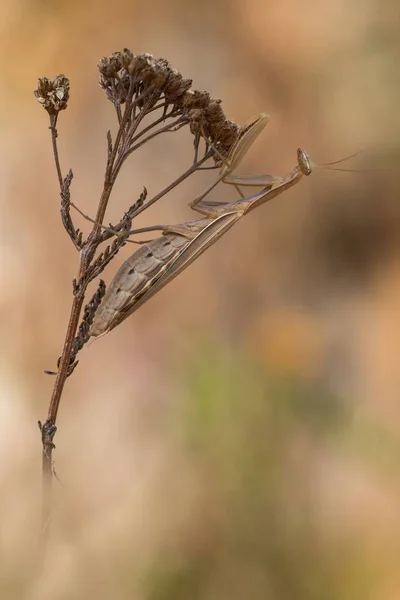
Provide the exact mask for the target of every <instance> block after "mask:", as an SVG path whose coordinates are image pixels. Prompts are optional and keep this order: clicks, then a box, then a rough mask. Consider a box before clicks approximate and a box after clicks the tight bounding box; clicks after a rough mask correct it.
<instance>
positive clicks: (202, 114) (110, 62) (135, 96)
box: [98, 48, 241, 157]
mask: <svg viewBox="0 0 400 600" xmlns="http://www.w3.org/2000/svg"><path fill="white" fill-rule="evenodd" d="M98 69H99V71H100V86H101V87H102V88H103V89H104V90H105V92H106V95H107V97H108V99H109V100H111V102H113V104H114V106H115V107H116V108H118V107H119V106H120V105H122V104H126V103H130V104H132V105H133V106H137V108H138V109H139V110H141V109H145V110H146V112H149V111H151V110H155V109H157V108H162V109H163V111H164V114H165V115H166V116H167V115H168V116H170V117H177V116H182V117H183V119H186V121H187V123H188V124H189V126H190V131H191V133H192V134H193V135H194V136H195V139H199V138H200V137H203V138H204V139H205V140H206V143H211V144H212V145H213V146H214V147H216V148H217V149H218V153H219V154H220V155H222V156H224V157H225V156H227V155H228V154H229V150H230V148H231V147H232V145H233V144H234V142H235V141H236V140H237V138H238V135H240V133H241V131H240V127H239V126H238V125H237V124H236V123H234V122H232V121H229V120H228V119H227V118H226V117H225V115H224V112H223V110H222V107H221V101H220V100H215V99H213V98H211V96H210V94H209V93H208V92H206V91H199V90H192V89H191V85H192V80H191V79H185V78H184V77H183V76H182V75H181V74H180V73H179V71H177V70H176V69H174V68H172V67H171V65H170V63H169V62H168V61H167V60H165V59H164V58H159V59H156V58H154V57H153V56H152V55H151V54H132V52H131V51H130V50H128V49H126V48H125V49H124V50H123V51H122V52H114V53H113V54H111V55H110V56H108V57H106V58H102V59H101V60H100V62H99V63H98Z"/></svg>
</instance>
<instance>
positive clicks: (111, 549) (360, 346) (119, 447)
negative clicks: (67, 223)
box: [0, 0, 400, 600]
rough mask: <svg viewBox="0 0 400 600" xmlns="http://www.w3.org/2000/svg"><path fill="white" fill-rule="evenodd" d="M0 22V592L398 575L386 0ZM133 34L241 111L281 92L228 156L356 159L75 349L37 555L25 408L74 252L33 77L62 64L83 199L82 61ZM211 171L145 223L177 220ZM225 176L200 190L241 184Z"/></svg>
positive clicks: (86, 176) (95, 103)
mask: <svg viewBox="0 0 400 600" xmlns="http://www.w3.org/2000/svg"><path fill="white" fill-rule="evenodd" d="M0 23H1V36H0V47H1V54H0V63H1V79H0V81H1V83H0V87H1V93H0V119H1V132H2V135H1V144H0V148H1V150H0V151H1V163H0V169H1V221H0V229H1V233H0V265H1V271H0V273H1V277H0V326H1V335H0V351H1V362H0V385H1V390H0V411H1V413H0V509H1V512H0V595H1V597H2V598H9V599H13V598H29V599H35V600H36V599H39V598H40V599H41V600H42V599H47V598H52V599H56V600H58V599H60V600H61V599H81V598H96V600H101V599H108V598H113V599H114V598H118V599H121V600H123V599H132V598H134V599H146V600H147V599H148V600H169V599H173V600H186V599H188V598H190V599H193V600H194V599H197V600H203V599H204V600H216V599H218V600H225V599H229V600H242V599H247V598H249V599H250V598H251V599H252V600H259V599H260V600H261V599H267V598H268V599H271V600H289V599H290V600H294V599H296V600H314V599H324V600H330V599H332V600H339V599H340V600H346V599H349V600H350V599H351V600H354V599H355V598H363V599H369V598H371V599H372V598H373V599H374V600H396V599H397V598H399V597H400V570H399V558H400V518H399V506H400V468H399V463H400V393H399V390H400V361H399V338H400V248H399V240H400V203H399V193H398V164H399V144H398V140H399V134H400V131H399V130H400V122H399V116H398V114H399V113H398V106H399V103H400V79H399V62H400V38H399V26H400V8H399V4H398V2H396V1H395V0H388V1H387V2H385V3H382V2H378V0H355V1H353V2H348V1H345V0H318V1H317V0H308V1H305V2H295V1H294V0H281V1H280V2H274V1H273V0H263V1H260V0H247V1H246V2H242V1H239V0H231V1H230V2H228V1H227V0H218V1H216V0H203V2H200V3H199V2H193V1H192V0H186V1H182V0H170V1H169V2H162V1H161V0H153V1H152V2H139V1H136V0H130V1H127V0H126V1H123V0H114V2H106V1H103V0H98V1H87V2H78V1H77V0H68V1H64V0H60V1H58V2H51V1H45V0H42V1H39V0H37V1H33V0H31V1H29V0H26V1H25V2H22V1H19V2H14V1H12V0H2V2H1V5H0ZM125 46H127V47H129V48H130V49H131V50H132V51H133V52H135V53H137V52H150V53H152V54H154V55H155V56H156V57H160V56H162V57H165V58H167V59H168V60H169V61H170V62H171V63H172V65H173V66H174V67H176V68H177V69H178V70H179V71H180V72H181V73H182V74H183V76H184V77H190V78H192V79H193V87H194V88H197V89H207V90H208V91H210V93H211V95H212V96H213V97H214V98H221V99H222V100H223V107H224V110H225V113H226V114H227V116H228V117H229V118H231V119H233V120H235V121H236V122H238V123H243V122H244V121H245V120H246V119H248V118H249V117H250V116H252V115H254V114H257V113H259V112H261V111H265V112H268V113H269V114H270V115H271V117H272V118H271V121H270V123H269V124H268V126H267V128H266V130H265V131H264V133H263V135H262V136H260V139H259V140H258V141H257V143H256V144H255V145H254V147H253V148H252V149H251V151H250V152H249V155H248V157H246V160H245V161H244V163H243V165H242V167H241V172H242V173H252V172H253V173H261V172H267V173H282V174H283V173H287V172H288V171H289V170H290V169H292V168H293V167H294V165H295V152H296V149H297V147H298V146H301V147H304V148H307V150H308V151H309V152H310V154H311V156H312V157H313V158H314V159H315V161H317V162H327V161H329V160H335V159H338V158H341V157H343V156H346V155H348V154H351V153H352V152H354V151H356V150H359V149H360V148H364V149H365V150H364V153H363V154H361V155H360V156H358V157H357V158H356V159H354V160H353V161H352V162H351V163H350V162H349V163H348V164H344V165H343V166H344V167H348V168H352V167H354V168H358V169H369V171H368V172H364V173H357V172H354V173H346V172H334V171H328V170H324V169H316V170H315V171H314V173H313V175H312V176H311V177H310V178H308V179H306V180H303V181H302V182H301V183H300V185H298V186H295V187H294V188H292V189H291V190H290V191H289V192H287V193H286V194H284V195H283V196H281V197H279V198H278V199H277V200H276V201H275V202H273V203H271V204H270V205H266V206H264V207H263V208H261V209H259V210H258V211H257V212H254V213H251V215H249V217H248V218H246V219H245V220H244V221H243V222H241V223H240V224H239V225H238V226H237V227H236V228H235V229H233V230H231V231H230V232H229V234H228V235H227V236H226V237H224V238H223V239H222V240H221V241H220V242H219V243H218V244H217V245H216V246H214V247H213V248H212V249H210V250H209V251H208V252H207V253H206V254H205V255H203V256H202V257H201V258H200V259H199V260H198V261H197V262H196V263H195V264H193V265H192V266H191V267H190V269H188V271H186V272H185V273H183V274H182V275H181V276H179V278H178V279H176V280H175V281H174V282H173V283H171V285H170V286H168V287H167V288H166V289H165V290H164V291H162V292H161V293H160V294H159V295H157V296H156V297H155V298H154V299H152V300H151V302H149V303H148V304H146V305H145V306H144V307H143V308H142V309H140V311H138V313H136V314H135V315H134V316H133V317H132V318H130V319H129V320H128V321H127V322H125V323H124V324H123V325H122V326H121V327H120V328H118V329H116V330H115V331H114V332H112V334H110V335H108V336H106V337H104V338H102V339H101V340H99V341H98V342H96V343H95V344H93V345H92V346H91V347H90V348H88V349H84V350H83V351H82V353H81V355H80V364H79V366H78V368H77V369H76V372H75V373H74V375H73V377H71V378H70V380H69V381H68V383H67V386H66V388H65V392H64V396H63V399H62V404H61V409H60V412H59V421H58V426H59V431H58V434H57V436H56V439H55V441H56V445H57V449H56V451H55V459H56V465H55V466H56V470H57V473H58V476H59V478H60V481H59V482H56V483H55V509H54V514H53V525H52V533H51V538H50V540H49V546H48V551H47V560H46V563H45V565H44V566H42V567H38V565H37V563H36V552H37V537H38V532H39V528H40V501H41V498H40V496H41V444H40V439H39V431H38V429H37V426H36V421H37V419H42V420H44V419H45V417H46V414H47V409H48V402H49V398H50V394H51V389H52V384H53V380H52V378H51V377H49V376H47V375H45V374H44V373H43V371H44V369H54V367H55V362H56V359H57V357H58V356H59V354H60V351H61V348H62V342H63V339H64V333H65V329H66V324H67V320H68V315H69V308H70V303H71V279H72V278H73V277H74V275H75V274H76V266H77V259H78V256H77V254H76V252H75V250H74V248H73V247H72V245H71V243H70V241H69V240H68V239H67V237H66V234H65V232H64V230H63V229H62V226H61V224H60V219H59V195H58V188H57V180H56V174H55V170H54V167H53V163H52V155H51V144H50V135H49V131H48V129H47V127H48V123H47V118H46V114H45V112H44V111H43V110H42V109H41V108H40V106H39V105H38V104H37V103H36V102H35V99H34V97H33V94H32V90H33V89H34V88H35V87H36V81H37V78H38V77H39V76H44V75H45V76H48V77H53V76H54V75H56V74H57V73H64V74H66V75H67V76H68V77H69V78H70V80H71V100H70V103H69V108H68V110H67V111H66V112H64V113H63V114H62V115H61V118H60V121H59V143H60V152H61V159H62V165H63V170H64V172H66V170H67V169H68V168H70V167H72V168H73V170H74V173H75V179H74V181H73V185H72V194H73V200H74V201H75V202H76V203H77V204H78V205H79V206H80V207H81V208H82V209H83V210H85V211H86V212H87V213H89V214H94V212H95V207H96V205H97V202H98V198H99V193H100V190H101V185H102V176H103V169H104V164H105V132H106V131H107V129H108V128H113V127H115V120H114V114H113V110H112V106H111V104H110V103H109V102H107V101H106V99H105V97H104V95H103V93H102V91H101V90H100V88H99V87H98V86H97V69H96V64H97V61H98V60H99V58H101V57H102V56H104V55H107V54H110V53H111V52H113V51H115V50H120V49H122V48H123V47H125ZM191 148H192V139H191V137H190V135H189V133H188V132H186V133H185V134H183V135H181V136H161V138H160V139H159V140H157V142H154V143H153V144H148V145H147V146H145V147H144V149H143V151H142V152H140V153H138V154H137V155H136V156H135V157H134V159H133V160H132V162H131V163H129V164H128V165H127V166H126V167H125V169H124V171H123V173H122V176H121V180H120V182H119V185H118V186H117V189H116V190H115V194H114V196H113V199H112V202H111V205H110V210H109V214H108V220H110V221H114V222H115V221H116V220H118V218H119V217H120V215H121V214H122V213H123V211H124V209H126V208H127V206H128V205H130V204H131V202H132V200H134V199H135V198H137V196H138V194H139V193H140V191H141V190H142V187H143V185H146V186H147V187H148V188H149V190H150V191H151V192H152V193H153V192H154V193H155V192H156V191H157V190H158V189H160V188H161V187H164V186H165V185H167V184H168V183H169V182H170V181H171V180H172V179H173V178H174V176H176V175H178V174H179V173H180V172H182V171H183V170H184V168H185V167H186V166H187V160H188V156H189V152H191ZM212 176H213V175H212V174H207V173H203V174H198V175H196V177H194V178H192V179H191V180H190V181H188V182H187V183H185V185H184V186H182V188H178V189H177V190H176V191H175V192H174V193H173V194H171V195H170V196H168V197H167V198H165V199H163V200H162V201H160V202H159V203H158V204H157V205H155V206H154V208H153V209H152V210H151V211H147V212H146V213H144V214H143V215H142V217H143V218H141V219H140V223H139V222H137V225H138V226H139V225H145V224H150V223H154V222H179V221H181V220H186V219H189V218H192V215H191V213H190V210H189V208H188V206H187V203H188V200H190V198H191V197H193V196H194V195H195V194H196V193H198V192H199V191H200V190H201V189H203V187H204V186H205V185H206V183H207V182H208V181H210V180H211V178H212ZM227 188H228V186H223V185H221V186H219V188H217V190H216V191H215V192H214V194H215V198H217V199H220V200H225V199H226V200H232V199H233V198H234V191H233V190H232V189H227ZM81 226H82V228H84V229H85V230H86V231H87V230H88V228H87V224H86V223H85V222H84V221H81ZM129 251H130V248H125V249H124V250H123V251H122V252H121V253H120V255H118V258H117V259H116V261H115V262H114V263H112V265H111V266H110V267H109V268H108V269H107V271H106V272H105V278H106V280H107V281H110V279H111V277H112V274H113V272H114V270H115V269H116V266H117V264H120V263H121V262H122V261H123V260H124V258H126V257H127V256H128V254H129Z"/></svg>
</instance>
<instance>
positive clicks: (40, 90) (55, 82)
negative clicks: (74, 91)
mask: <svg viewBox="0 0 400 600" xmlns="http://www.w3.org/2000/svg"><path fill="white" fill-rule="evenodd" d="M33 93H34V94H35V96H36V99H37V101H38V102H39V103H40V104H41V105H42V106H43V108H44V109H45V110H47V112H48V113H49V114H50V115H55V114H57V113H58V112H60V110H65V109H66V108H67V104H68V99H69V79H68V78H67V77H65V75H57V76H56V77H54V79H47V77H41V78H40V79H39V80H38V86H37V88H36V90H34V92H33Z"/></svg>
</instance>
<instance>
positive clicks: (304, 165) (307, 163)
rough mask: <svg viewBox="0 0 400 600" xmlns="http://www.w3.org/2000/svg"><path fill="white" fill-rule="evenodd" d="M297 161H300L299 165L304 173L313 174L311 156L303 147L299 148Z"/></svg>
mask: <svg viewBox="0 0 400 600" xmlns="http://www.w3.org/2000/svg"><path fill="white" fill-rule="evenodd" d="M297 162H298V163H299V167H300V170H301V172H302V173H303V175H306V176H308V175H311V172H312V163H311V160H310V157H309V156H308V154H307V152H306V151H305V150H302V149H301V148H298V149H297Z"/></svg>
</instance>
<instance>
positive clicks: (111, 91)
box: [34, 48, 244, 541]
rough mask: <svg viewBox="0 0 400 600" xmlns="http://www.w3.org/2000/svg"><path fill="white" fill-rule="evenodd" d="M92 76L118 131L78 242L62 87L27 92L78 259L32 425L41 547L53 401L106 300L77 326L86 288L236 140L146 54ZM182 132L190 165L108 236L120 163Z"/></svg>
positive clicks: (122, 57)
mask: <svg viewBox="0 0 400 600" xmlns="http://www.w3.org/2000/svg"><path fill="white" fill-rule="evenodd" d="M98 69H99V73H100V80H99V83H100V86H101V88H102V89H103V90H104V91H105V93H106V96H107V98H108V100H110V101H111V102H112V104H113V106H114V109H115V112H116V116H117V122H118V129H117V131H116V135H115V139H114V141H113V139H112V135H111V132H110V131H109V132H108V133H107V163H106V169H105V174H104V184H103V190H102V193H101V196H100V199H99V202H98V207H97V211H96V215H95V217H94V219H93V220H92V219H90V220H92V228H91V231H90V233H89V235H88V237H87V238H86V239H84V238H83V234H82V232H81V231H80V230H79V229H77V228H76V227H75V225H74V223H73V219H72V217H71V213H70V210H71V206H74V204H73V203H72V202H71V197H70V187H71V182H72V179H73V173H72V171H71V170H70V171H69V172H68V173H67V175H66V176H65V177H63V174H62V169H61V165H60V158H59V152H58V145H57V138H58V132H57V122H58V116H59V113H60V111H62V110H65V109H66V108H67V104H68V100H69V81H68V79H67V78H66V77H65V76H64V75H57V76H56V77H55V78H54V79H52V80H50V79H47V78H46V77H42V78H40V79H39V81H38V87H37V89H36V90H35V92H34V94H35V96H36V98H37V100H38V102H39V103H40V104H41V105H42V106H43V108H44V109H45V110H46V111H47V113H48V115H49V119H50V127H49V128H50V131H51V140H52V148H53V155H54V162H55V167H56V172H57V179H58V183H59V188H60V196H61V220H62V223H63V225H64V228H65V230H66V231H67V233H68V235H69V237H70V239H71V241H72V243H73V244H74V246H75V248H76V249H77V250H78V251H79V253H80V255H79V266H78V273H77V276H76V279H74V281H73V298H72V306H71V312H70V317H69V322H68V327H67V331H66V335H65V340H64V344H63V349H62V353H61V356H60V358H59V360H58V363H57V366H58V369H57V372H56V373H54V372H51V371H48V373H51V374H54V375H55V381H54V387H53V391H52V394H51V399H50V404H49V409H48V413H47V418H46V421H45V422H44V423H43V424H42V423H41V422H39V427H40V430H41V437H42V448H43V456H42V479H43V512H42V534H43V539H44V541H45V540H46V539H47V537H48V534H49V526H50V522H51V513H52V480H53V475H54V469H53V449H54V447H55V446H54V443H53V440H54V436H55V433H56V429H57V428H56V421H57V416H58V410H59V407H60V401H61V397H62V393H63V390H64V386H65V382H66V380H67V378H68V377H69V376H70V375H71V374H72V372H73V370H74V368H75V367H76V365H77V364H78V361H77V360H76V356H77V354H78V352H79V351H80V350H81V348H82V347H83V345H84V344H85V343H86V342H87V341H88V340H89V338H90V336H91V333H90V329H91V326H92V324H93V321H94V318H95V315H96V311H97V309H98V308H99V306H100V304H101V302H102V299H103V297H104V294H105V292H106V286H105V283H104V282H103V281H102V280H100V281H99V283H98V287H97V291H96V292H95V294H94V295H93V297H92V299H91V300H90V302H89V303H88V304H86V306H85V309H84V312H83V317H82V319H81V314H82V308H83V304H84V300H85V295H86V291H87V287H88V285H89V283H90V282H91V281H92V280H94V279H95V278H96V277H98V276H99V275H100V274H101V272H102V271H103V269H104V268H105V267H106V265H108V264H109V262H110V261H111V260H112V259H113V258H114V256H115V255H116V254H117V252H118V251H119V249H120V248H121V247H122V246H123V245H124V244H125V243H126V241H127V238H128V236H130V235H134V234H135V230H132V220H133V218H134V217H136V216H137V215H139V214H140V213H142V212H143V211H145V210H147V208H149V207H150V206H152V205H153V204H154V203H155V202H157V200H159V199H160V198H162V197H163V196H165V195H166V194H168V193H169V192H170V191H171V190H173V189H174V188H175V187H176V186H178V185H179V184H180V183H182V182H183V181H184V180H185V179H187V178H188V177H189V176H191V175H192V174H193V173H194V172H195V171H197V170H202V169H203V168H204V167H203V165H204V163H205V162H206V161H208V160H209V159H213V160H214V163H215V164H214V166H213V167H212V168H217V167H219V166H220V164H221V161H222V163H223V162H224V160H225V158H226V157H227V156H229V154H230V152H231V148H232V146H233V145H234V144H235V143H236V142H237V140H238V139H239V138H240V136H241V135H242V134H243V133H244V131H242V129H241V128H240V127H239V126H238V125H237V124H236V123H233V122H232V121H229V120H228V119H227V118H226V117H225V115H224V113H223V110H222V108H221V103H220V101H219V100H214V99H212V98H211V96H210V94H209V93H208V92H206V91H198V90H192V89H191V84H192V82H191V80H190V79H184V78H183V77H182V75H181V74H180V73H179V72H178V71H177V70H176V69H173V68H172V67H171V65H170V64H169V63H168V61H166V60H165V59H163V58H161V59H155V58H154V57H152V56H151V55H150V54H137V55H134V54H132V52H131V51H130V50H128V49H126V48H125V49H124V50H123V51H122V52H115V53H113V54H111V55H110V56H109V57H105V58H103V59H101V60H100V62H99V64H98ZM155 111H161V114H157V113H156V112H155ZM149 115H151V116H152V119H153V120H152V121H151V123H150V124H147V123H146V121H145V118H146V117H148V116H149ZM153 117H154V118H153ZM139 126H140V127H141V129H140V130H139ZM184 126H188V128H189V129H190V132H191V134H192V135H193V136H194V158H193V161H192V164H191V166H190V167H189V168H188V169H187V170H186V171H185V172H184V173H183V174H182V175H180V176H179V177H177V179H175V180H174V181H173V182H172V183H171V184H169V185H168V186H167V187H166V188H165V189H163V190H161V191H159V192H158V193H156V194H155V195H153V196H152V198H151V199H150V200H148V201H147V202H146V201H145V200H146V196H147V190H146V188H144V190H143V192H142V193H141V194H140V197H139V198H138V199H137V200H136V201H135V202H134V204H132V205H131V206H130V207H129V208H128V210H127V211H126V212H125V214H124V216H123V217H122V219H121V220H120V222H119V223H117V224H116V225H115V227H113V228H112V229H111V228H104V226H103V221H104V218H105V214H106V211H107V206H108V203H109V200H110V196H111V193H112V190H113V187H114V184H115V182H116V179H117V177H118V175H119V173H120V170H121V168H122V166H123V164H124V163H125V161H126V160H127V158H129V156H130V155H131V154H132V153H133V152H135V151H137V150H139V148H140V147H141V146H143V145H144V144H146V143H147V142H149V141H150V140H152V139H153V138H155V137H156V136H159V135H161V134H163V133H172V132H175V131H178V130H179V129H180V128H182V127H184ZM201 139H203V141H204V152H203V155H202V157H201V158H199V144H200V141H201ZM220 179H222V177H220V178H219V180H220ZM219 180H218V181H219ZM209 189H211V187H210V188H209ZM80 212H81V211H80ZM82 214H83V213H82ZM156 229H160V227H159V226H153V227H151V226H149V227H144V228H141V229H139V230H136V231H154V230H156ZM110 238H113V241H112V242H110V245H108V246H106V248H105V249H101V250H100V251H99V247H100V246H101V244H103V243H104V242H107V240H109V239H110ZM139 243H143V242H139Z"/></svg>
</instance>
